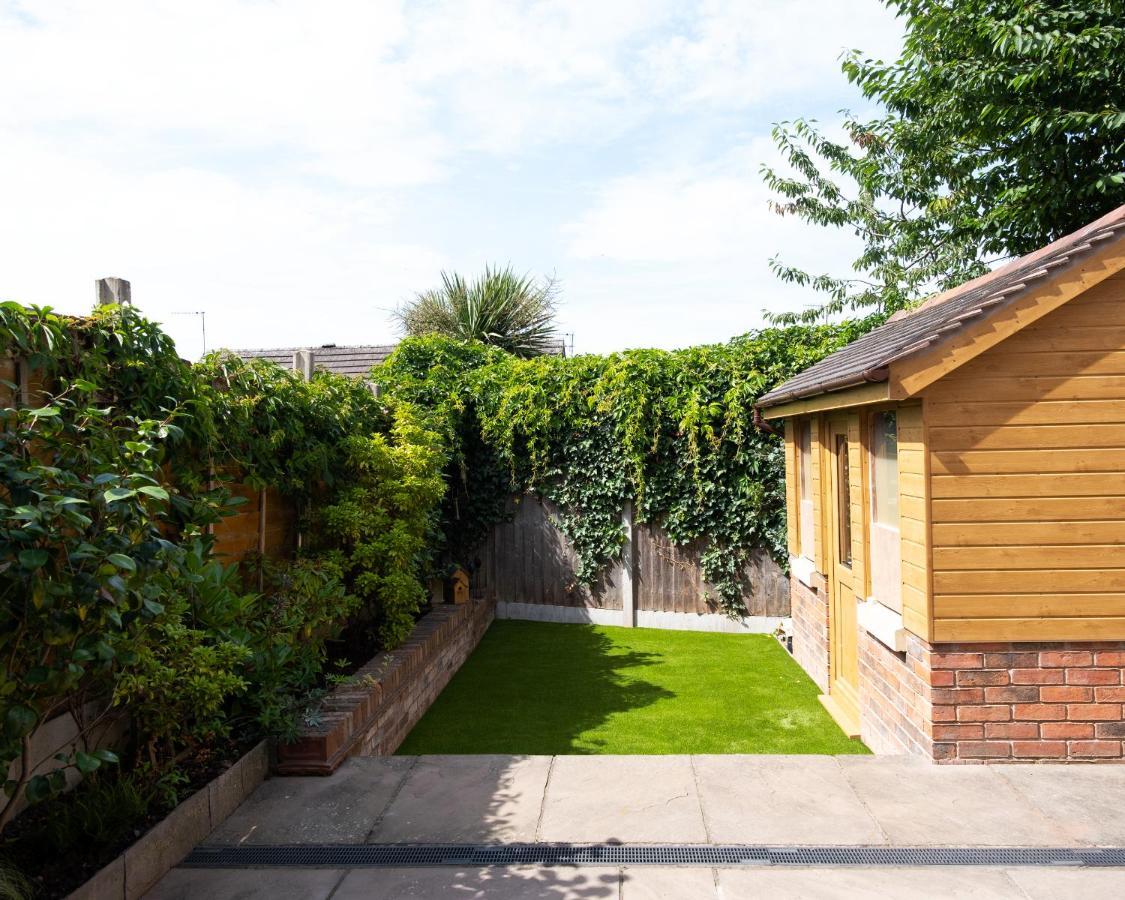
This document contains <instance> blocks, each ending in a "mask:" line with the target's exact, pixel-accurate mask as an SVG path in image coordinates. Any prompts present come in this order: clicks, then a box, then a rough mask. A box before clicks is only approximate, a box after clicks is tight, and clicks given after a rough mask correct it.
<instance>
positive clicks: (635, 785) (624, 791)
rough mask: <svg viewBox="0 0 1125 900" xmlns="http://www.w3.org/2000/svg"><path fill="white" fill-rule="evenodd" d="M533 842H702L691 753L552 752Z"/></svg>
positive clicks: (704, 833)
mask: <svg viewBox="0 0 1125 900" xmlns="http://www.w3.org/2000/svg"><path fill="white" fill-rule="evenodd" d="M638 759H643V760H644V763H643V764H641V765H637V760H638ZM539 840H541V841H548V842H553V841H575V842H583V843H595V842H602V841H623V842H639V843H668V842H672V841H676V842H682V843H688V844H705V843H707V830H706V828H705V827H704V825H703V809H702V807H701V806H700V802H699V793H698V791H697V790H696V785H695V774H694V772H693V770H692V762H691V757H689V756H645V757H637V756H556V757H555V760H554V765H552V767H551V779H550V783H549V784H548V786H547V790H546V792H545V794H544V798H543V816H542V821H541V824H540V827H539Z"/></svg>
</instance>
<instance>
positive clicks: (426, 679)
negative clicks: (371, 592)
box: [277, 599, 496, 775]
mask: <svg viewBox="0 0 1125 900" xmlns="http://www.w3.org/2000/svg"><path fill="white" fill-rule="evenodd" d="M495 614H496V603H495V601H494V600H486V599H477V600H471V601H469V602H468V603H465V604H462V605H460V606H454V605H442V606H437V607H435V608H434V609H433V610H431V611H430V613H429V614H427V615H426V616H425V617H424V618H422V619H421V620H420V621H419V622H418V624H417V625H416V626H415V627H414V631H413V632H411V634H410V637H409V638H407V640H406V641H405V642H404V643H403V644H402V645H401V646H399V647H396V648H395V649H394V650H392V651H390V652H387V653H379V654H377V655H376V656H374V657H373V658H372V659H371V661H370V662H369V663H367V664H366V665H365V666H363V668H361V669H360V670H359V671H358V672H356V674H355V677H354V678H353V680H352V681H351V682H349V683H348V684H346V685H341V686H340V687H338V688H336V689H335V690H333V691H332V693H331V694H329V695H328V697H327V698H326V699H325V701H324V703H323V704H322V707H321V716H320V721H319V723H318V724H317V725H316V726H311V727H305V728H302V729H301V731H300V732H299V734H298V736H297V739H296V740H295V741H293V742H292V743H287V744H279V745H278V748H277V759H278V763H277V772H278V773H279V774H282V775H330V774H332V772H334V771H335V770H336V768H337V767H338V766H339V765H340V764H341V763H342V762H343V761H344V760H345V759H347V758H348V757H349V756H353V755H363V756H384V755H389V754H391V753H394V751H395V750H396V749H398V746H399V744H401V743H402V742H403V740H404V739H405V738H406V736H407V734H409V733H410V729H412V728H413V727H414V726H415V725H416V724H417V722H418V720H419V719H421V718H422V716H423V715H424V714H425V712H426V710H427V709H429V708H430V705H431V704H432V703H433V702H434V700H436V699H437V696H438V694H440V693H441V692H442V690H443V689H444V688H445V686H446V685H447V684H448V683H449V680H450V679H451V678H452V677H453V675H454V673H456V671H457V670H458V669H459V668H461V665H462V663H464V662H465V660H466V659H468V657H469V654H470V653H472V652H473V649H474V648H475V647H476V646H477V644H478V643H479V642H480V639H481V637H482V636H483V635H484V633H485V631H487V630H488V626H489V625H490V624H491V622H492V620H493V618H494V616H495Z"/></svg>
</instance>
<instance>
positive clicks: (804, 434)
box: [797, 420, 815, 559]
mask: <svg viewBox="0 0 1125 900" xmlns="http://www.w3.org/2000/svg"><path fill="white" fill-rule="evenodd" d="M797 446H798V449H799V454H798V459H797V475H798V479H799V482H800V485H801V497H800V507H799V509H798V510H797V524H798V531H797V534H798V539H799V544H800V553H801V556H804V557H806V558H807V559H812V558H813V555H814V552H815V551H814V548H813V487H812V476H813V454H812V423H811V422H809V421H808V420H805V421H803V422H801V423H799V424H798V426H797Z"/></svg>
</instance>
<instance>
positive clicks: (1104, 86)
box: [763, 0, 1125, 321]
mask: <svg viewBox="0 0 1125 900" xmlns="http://www.w3.org/2000/svg"><path fill="white" fill-rule="evenodd" d="M886 2H887V5H888V6H890V7H891V8H892V9H895V10H896V11H897V12H898V14H899V16H900V17H901V18H902V19H903V22H904V24H905V28H906V39H905V45H904V48H903V52H902V56H901V57H900V58H899V59H898V60H896V61H894V62H891V63H885V62H882V61H880V60H875V59H870V58H865V57H863V56H862V55H861V53H860V52H859V51H853V52H852V53H851V54H850V55H848V56H847V57H846V58H845V60H844V63H843V71H844V73H845V74H846V75H847V77H848V79H849V80H850V81H852V82H853V83H855V84H856V85H858V86H859V88H860V89H861V90H862V92H863V95H864V96H865V97H866V98H867V99H869V100H872V101H874V102H876V103H877V104H878V105H879V106H880V107H881V108H882V114H881V115H880V116H879V117H878V118H875V119H861V118H858V117H855V116H853V115H851V114H850V113H847V112H845V113H844V116H845V118H844V122H843V132H844V134H845V136H846V137H845V140H843V141H840V140H834V139H832V138H831V137H829V136H828V135H826V133H825V132H824V131H822V130H820V128H819V127H818V126H817V125H816V124H815V123H813V122H810V121H806V120H797V121H795V122H793V123H783V124H781V125H779V126H778V127H777V128H775V129H774V139H775V142H776V144H777V146H778V148H779V149H780V150H781V152H782V156H783V158H784V159H785V160H786V162H787V163H788V165H789V169H790V171H779V170H777V169H773V168H770V167H765V168H764V169H763V173H764V176H765V179H766V182H767V184H768V185H769V186H770V187H771V188H772V189H773V190H774V191H775V192H776V194H777V200H776V201H775V202H774V208H775V210H776V211H777V212H779V213H780V214H782V215H795V216H798V217H800V218H802V219H804V220H805V221H807V222H809V223H811V224H814V225H819V226H823V227H828V228H841V229H844V230H847V231H852V232H854V233H855V234H856V235H858V237H859V238H860V240H861V242H862V244H863V252H862V254H861V255H860V256H859V257H858V258H857V259H856V260H855V262H854V264H853V269H854V274H851V275H847V274H832V273H826V274H819V275H818V274H814V273H810V272H808V271H806V270H803V269H800V268H798V267H794V266H788V265H785V264H784V263H783V262H782V261H780V260H777V259H775V260H773V267H774V271H775V272H776V274H777V275H778V276H779V277H781V278H782V279H783V280H786V281H790V282H795V283H798V284H802V285H809V286H811V287H812V288H814V289H815V290H817V291H819V292H820V293H821V294H822V296H823V298H824V302H823V303H822V305H821V306H820V307H819V308H817V309H813V310H811V311H809V312H807V313H804V314H796V315H789V316H782V317H779V319H780V320H782V321H796V320H799V319H801V318H804V319H805V320H815V319H816V318H818V317H821V316H824V315H831V314H834V313H839V312H841V311H846V310H855V309H872V308H873V309H875V310H877V311H880V312H883V313H888V312H893V311H895V310H896V309H900V308H903V307H904V306H908V305H910V304H911V303H912V302H914V301H915V300H917V299H918V298H919V297H920V296H922V295H924V294H925V293H928V292H930V291H932V290H934V289H946V288H949V287H953V286H955V285H957V284H960V283H961V282H963V281H965V280H967V279H969V278H972V277H974V276H976V275H979V274H982V273H983V272H984V271H986V270H987V267H988V265H989V264H990V263H992V262H993V261H995V260H996V259H999V258H1004V257H1009V256H1017V255H1022V254H1025V253H1028V252H1031V251H1032V250H1035V249H1037V248H1039V247H1041V246H1043V245H1044V244H1047V243H1049V242H1050V241H1052V240H1055V239H1056V238H1058V237H1061V236H1062V235H1064V234H1067V233H1069V232H1071V231H1074V230H1075V229H1077V228H1080V227H1081V226H1083V225H1085V224H1087V223H1089V222H1090V221H1092V220H1094V219H1096V218H1097V217H1098V216H1100V215H1102V214H1104V213H1105V212H1108V211H1109V210H1111V209H1114V208H1115V207H1117V206H1119V205H1121V204H1122V203H1125V91H1123V90H1122V87H1121V86H1122V84H1123V83H1125V2H1122V0H1063V2H1058V0H941V2H934V0H886Z"/></svg>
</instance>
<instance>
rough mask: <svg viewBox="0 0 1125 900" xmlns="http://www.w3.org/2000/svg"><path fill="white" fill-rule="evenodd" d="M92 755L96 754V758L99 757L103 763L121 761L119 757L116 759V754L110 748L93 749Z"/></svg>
mask: <svg viewBox="0 0 1125 900" xmlns="http://www.w3.org/2000/svg"><path fill="white" fill-rule="evenodd" d="M93 755H94V756H96V757H97V758H98V759H100V760H101V761H102V762H104V763H118V762H120V761H121V760H120V759H118V756H117V754H116V753H114V752H113V751H112V750H105V749H101V750H94V751H93Z"/></svg>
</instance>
